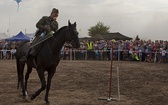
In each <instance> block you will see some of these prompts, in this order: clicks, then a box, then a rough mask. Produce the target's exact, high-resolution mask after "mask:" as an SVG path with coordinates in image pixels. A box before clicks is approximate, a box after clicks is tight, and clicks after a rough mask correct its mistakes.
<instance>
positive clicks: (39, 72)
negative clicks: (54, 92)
mask: <svg viewBox="0 0 168 105" xmlns="http://www.w3.org/2000/svg"><path fill="white" fill-rule="evenodd" d="M37 72H38V76H39V78H40V81H41V88H40V89H39V90H37V91H36V92H35V93H34V94H33V95H32V96H31V98H30V99H31V100H34V99H35V98H36V97H37V96H38V95H39V94H40V93H41V92H42V91H43V90H44V89H45V88H46V81H45V76H44V71H43V70H37Z"/></svg>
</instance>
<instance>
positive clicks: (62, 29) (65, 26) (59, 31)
mask: <svg viewBox="0 0 168 105" xmlns="http://www.w3.org/2000/svg"><path fill="white" fill-rule="evenodd" d="M66 27H68V26H63V27H61V28H60V29H59V30H58V31H57V32H56V33H57V34H58V33H60V31H62V30H63V29H64V28H66Z"/></svg>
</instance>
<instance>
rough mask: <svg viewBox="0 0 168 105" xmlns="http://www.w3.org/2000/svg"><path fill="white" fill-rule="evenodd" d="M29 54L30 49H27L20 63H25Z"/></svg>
mask: <svg viewBox="0 0 168 105" xmlns="http://www.w3.org/2000/svg"><path fill="white" fill-rule="evenodd" d="M29 52H30V49H29V51H28V52H27V53H26V55H25V56H23V57H21V58H20V62H22V63H26V61H27V58H28V55H29Z"/></svg>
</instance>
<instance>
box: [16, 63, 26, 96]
mask: <svg viewBox="0 0 168 105" xmlns="http://www.w3.org/2000/svg"><path fill="white" fill-rule="evenodd" d="M24 66H25V64H22V63H20V64H19V68H18V69H19V70H18V72H19V73H18V74H19V75H18V76H19V82H20V83H21V88H22V97H23V98H25V96H26V95H27V94H26V91H25V85H24V75H23V73H24Z"/></svg>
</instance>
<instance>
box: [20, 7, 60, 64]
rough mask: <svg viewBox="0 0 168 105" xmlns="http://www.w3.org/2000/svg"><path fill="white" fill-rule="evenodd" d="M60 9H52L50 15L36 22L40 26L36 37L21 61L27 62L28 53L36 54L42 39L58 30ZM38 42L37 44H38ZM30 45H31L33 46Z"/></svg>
mask: <svg viewBox="0 0 168 105" xmlns="http://www.w3.org/2000/svg"><path fill="white" fill-rule="evenodd" d="M58 13H59V10H58V9H56V8H53V9H52V11H51V14H50V16H43V17H42V18H41V19H40V20H39V21H38V22H37V24H36V27H37V28H38V30H37V32H36V34H35V39H34V40H33V42H32V44H31V46H32V48H31V50H30V49H29V51H28V53H27V54H26V56H23V57H22V58H21V59H20V61H21V62H26V61H27V57H28V55H31V56H33V57H34V56H35V55H36V53H37V51H38V50H39V46H37V45H38V43H40V41H42V40H43V39H45V38H47V37H49V36H51V35H53V33H55V32H56V31H57V30H58V22H57V21H56V19H57V17H58ZM36 44H37V45H36ZM31 46H30V47H31Z"/></svg>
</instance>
